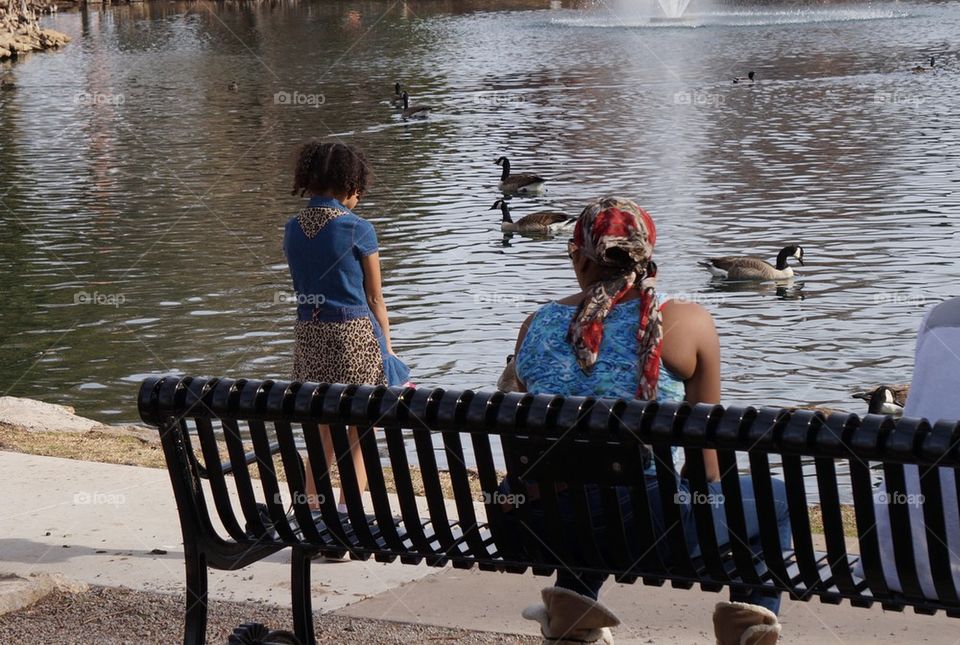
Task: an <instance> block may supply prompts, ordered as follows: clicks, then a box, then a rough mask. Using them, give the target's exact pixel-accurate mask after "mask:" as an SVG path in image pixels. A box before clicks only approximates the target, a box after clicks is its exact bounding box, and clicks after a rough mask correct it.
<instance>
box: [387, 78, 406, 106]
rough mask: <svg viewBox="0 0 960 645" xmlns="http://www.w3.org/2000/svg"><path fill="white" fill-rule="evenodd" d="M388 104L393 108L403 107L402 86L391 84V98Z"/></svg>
mask: <svg viewBox="0 0 960 645" xmlns="http://www.w3.org/2000/svg"><path fill="white" fill-rule="evenodd" d="M390 103H392V104H393V105H394V107H400V106H402V105H403V86H402V85H400V83H394V84H393V96H391V97H390Z"/></svg>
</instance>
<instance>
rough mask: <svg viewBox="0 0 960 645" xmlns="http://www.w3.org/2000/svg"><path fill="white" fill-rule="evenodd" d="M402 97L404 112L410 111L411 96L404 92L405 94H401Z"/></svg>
mask: <svg viewBox="0 0 960 645" xmlns="http://www.w3.org/2000/svg"><path fill="white" fill-rule="evenodd" d="M400 96H401V98H403V109H404V110H408V109H410V95H409V94H407V92H406V90H404V92H403V94H401V95H400Z"/></svg>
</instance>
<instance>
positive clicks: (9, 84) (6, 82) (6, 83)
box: [0, 78, 17, 90]
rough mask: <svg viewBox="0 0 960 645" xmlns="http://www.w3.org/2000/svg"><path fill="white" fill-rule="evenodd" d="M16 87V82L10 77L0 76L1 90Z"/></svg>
mask: <svg viewBox="0 0 960 645" xmlns="http://www.w3.org/2000/svg"><path fill="white" fill-rule="evenodd" d="M16 88H17V86H16V84H15V83H14V82H13V81H11V80H10V79H9V78H0V90H14V89H16Z"/></svg>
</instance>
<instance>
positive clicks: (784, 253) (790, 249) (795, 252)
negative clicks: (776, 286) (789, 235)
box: [777, 244, 803, 271]
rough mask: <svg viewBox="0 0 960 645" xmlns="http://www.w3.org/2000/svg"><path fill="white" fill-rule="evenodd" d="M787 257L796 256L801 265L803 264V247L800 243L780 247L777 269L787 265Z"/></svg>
mask: <svg viewBox="0 0 960 645" xmlns="http://www.w3.org/2000/svg"><path fill="white" fill-rule="evenodd" d="M787 258H796V260H797V262H799V263H800V266H803V247H801V246H799V245H798V244H791V245H789V246H785V247H783V248H782V249H780V253H778V254H777V269H778V270H780V271H782V270H783V269H785V268H786V267H787Z"/></svg>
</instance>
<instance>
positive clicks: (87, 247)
mask: <svg viewBox="0 0 960 645" xmlns="http://www.w3.org/2000/svg"><path fill="white" fill-rule="evenodd" d="M586 7H587V3H583V4H582V5H581V4H570V3H563V5H562V6H561V7H559V8H558V7H557V6H555V5H554V4H551V3H547V2H526V1H520V0H517V1H516V2H507V3H496V4H486V5H485V4H483V3H469V4H464V3H460V2H453V1H452V0H451V1H449V2H439V3H434V2H405V3H402V4H398V5H391V4H387V3H378V2H346V3H323V4H315V3H310V4H299V3H298V4H294V3H271V4H264V5H258V6H248V5H195V4H184V3H164V4H155V3H143V4H141V3H134V4H131V5H118V6H111V7H103V8H99V9H88V10H87V11H84V12H82V13H75V14H62V15H59V16H56V17H54V18H53V19H51V23H52V25H51V26H53V27H54V28H56V29H60V30H61V31H65V32H68V33H69V34H70V35H72V36H74V37H75V41H74V43H73V44H72V45H71V46H70V47H69V48H67V50H65V51H64V52H61V53H57V54H52V55H48V56H43V57H31V58H29V59H27V60H26V61H23V62H21V63H18V64H17V65H16V66H15V67H14V68H13V72H14V74H15V76H16V78H15V81H16V83H17V85H18V90H17V91H16V92H6V93H3V94H2V95H0V126H2V127H0V158H2V159H3V163H2V164H0V199H2V204H3V206H5V208H4V209H2V211H0V276H2V277H0V284H2V290H3V291H2V292H3V294H4V307H3V308H2V309H0V364H2V365H4V367H5V369H4V370H3V373H2V374H0V391H2V392H9V393H10V394H15V395H25V396H35V397H40V398H44V399H46V400H51V401H57V402H63V403H67V404H71V405H75V406H76V407H77V408H78V411H80V412H81V413H84V414H88V415H92V416H97V417H106V418H112V419H115V420H117V421H121V420H122V421H130V420H134V419H135V417H136V412H135V409H134V403H133V392H134V384H135V383H136V382H137V381H138V380H139V379H140V378H142V376H143V375H145V374H150V373H156V372H167V371H180V372H189V373H200V374H216V375H219V374H226V373H232V374H244V375H250V376H256V377H279V378H284V377H286V376H287V375H288V373H289V365H290V352H291V350H292V343H291V328H292V321H293V311H292V308H291V306H290V305H289V304H287V303H286V302H285V301H284V300H283V299H282V298H278V295H277V294H278V293H286V292H287V291H289V278H288V276H287V273H286V267H285V264H284V261H283V254H282V249H281V237H282V224H283V222H284V221H285V219H286V218H287V217H288V216H289V214H290V213H292V212H293V211H294V210H295V209H296V208H298V206H299V201H298V200H297V199H296V198H293V197H291V196H290V195H289V194H288V193H289V185H290V170H291V167H290V158H289V157H290V154H291V152H292V150H293V149H294V147H295V146H296V144H297V143H299V142H300V141H301V140H303V139H305V138H307V137H310V136H328V137H332V136H336V137H337V138H340V139H343V140H345V141H349V142H350V143H354V144H357V145H360V146H361V147H363V148H365V149H366V150H367V152H368V156H369V157H370V159H371V161H372V165H373V172H374V183H373V187H372V189H371V191H370V194H369V195H368V196H367V198H366V199H365V200H364V202H362V204H361V207H360V211H361V212H362V214H363V215H364V216H366V217H368V218H370V219H371V220H372V221H373V222H374V224H375V225H376V227H377V230H378V234H379V237H380V243H381V247H382V254H383V258H384V275H385V280H386V291H387V297H388V302H389V305H390V307H391V313H392V317H393V323H394V324H393V329H394V334H395V337H396V338H395V341H396V346H397V349H398V351H399V352H400V353H401V354H402V355H403V357H404V358H405V359H406V360H407V362H408V363H409V364H410V365H411V367H413V369H414V374H415V378H416V381H417V382H418V383H421V384H425V385H433V384H436V385H442V386H445V387H490V386H492V384H493V383H494V382H495V381H496V378H497V375H498V374H499V372H500V369H501V367H502V365H501V362H502V357H503V356H504V355H506V354H508V353H510V351H512V347H513V342H514V339H515V336H516V331H517V328H518V327H519V325H520V322H521V321H522V320H523V319H524V318H525V317H526V316H527V315H528V314H529V313H530V312H531V311H533V310H534V309H535V308H536V307H537V306H538V305H539V304H540V303H542V302H545V301H546V300H548V299H551V298H556V297H560V296H563V295H566V294H568V293H570V292H572V291H573V290H574V289H575V278H574V276H573V274H572V272H571V271H570V269H569V262H568V260H567V259H566V257H565V254H564V250H565V249H564V240H565V238H564V237H563V236H561V237H558V238H549V237H528V236H523V235H513V234H504V233H502V232H501V231H500V226H499V218H497V217H496V216H492V217H490V216H489V215H490V214H489V213H488V212H487V211H486V209H487V208H488V207H489V204H490V203H492V202H493V200H494V199H496V198H497V197H498V195H499V193H498V191H497V180H498V177H499V175H498V172H497V171H498V169H497V168H496V167H495V166H493V165H492V163H491V162H492V160H493V159H496V158H497V157H499V156H500V155H503V154H506V155H508V156H509V157H510V159H511V161H512V162H514V164H515V166H516V167H517V168H518V169H535V170H536V171H537V172H538V173H542V174H543V175H544V176H547V177H550V179H551V181H550V182H549V184H547V192H546V193H545V194H544V195H542V196H539V197H533V198H527V199H524V200H523V204H524V206H525V208H524V209H522V210H527V209H529V211H530V212H532V211H535V210H546V209H550V210H562V211H564V212H569V213H577V212H579V211H580V210H581V208H582V207H583V205H584V204H585V203H586V202H587V201H589V200H590V199H591V198H593V197H595V196H598V195H600V194H604V193H619V194H623V195H625V196H629V197H632V198H635V199H637V200H638V201H639V202H640V203H641V204H642V205H643V207H644V208H645V209H646V210H648V211H649V212H650V213H651V214H652V215H653V217H654V218H655V220H656V222H657V226H658V240H659V244H658V248H657V262H658V265H659V268H660V278H659V284H660V289H661V290H662V292H663V293H665V294H672V295H675V296H677V297H686V298H690V299H695V300H696V301H698V302H702V303H703V304H704V305H705V306H707V307H708V308H709V309H710V310H711V311H712V312H713V314H714V315H715V317H716V319H717V326H718V329H719V331H720V333H721V337H722V343H723V356H724V373H723V377H724V399H725V401H726V402H730V403H757V402H768V403H773V404H796V403H807V404H813V405H822V406H828V407H835V408H838V409H847V408H849V407H851V400H850V398H849V394H850V392H851V391H853V390H856V389H861V388H862V387H863V386H864V385H869V384H871V383H879V382H885V381H894V382H900V381H904V380H907V377H908V375H909V370H910V365H911V363H912V337H913V333H914V330H915V328H916V325H917V323H918V321H919V317H920V315H921V314H922V312H923V309H924V307H927V306H929V305H931V304H932V303H933V302H935V301H937V300H939V299H941V298H944V297H947V296H950V295H955V290H954V288H953V286H952V285H954V284H956V283H957V279H958V277H960V271H958V269H957V265H956V262H955V240H954V237H953V236H954V231H955V229H954V227H955V224H956V222H955V219H956V213H957V212H958V206H960V193H958V186H960V170H958V168H960V146H957V129H958V122H957V120H956V119H955V118H952V117H951V115H952V114H953V112H952V110H953V103H952V98H951V97H953V96H956V93H957V90H958V89H960V87H958V85H960V82H958V78H960V76H958V74H957V73H956V70H955V69H954V66H952V65H950V64H947V63H948V62H949V61H951V60H954V59H955V56H956V52H955V51H953V50H951V49H950V48H949V47H950V46H949V45H945V44H944V43H949V42H952V40H953V39H952V38H951V36H952V35H953V34H955V33H956V32H957V29H958V27H960V24H958V23H960V16H958V15H956V12H952V11H950V10H949V7H947V6H945V5H941V4H936V3H929V4H926V3H916V4H907V3H898V4H895V5H894V4H891V5H883V4H876V3H875V4H873V5H871V6H869V7H857V6H854V5H844V6H843V7H842V8H824V7H822V6H818V7H816V8H810V9H802V8H801V9H799V10H795V9H796V6H795V5H791V8H789V9H787V8H782V10H781V9H778V8H771V7H770V6H769V5H764V6H763V7H761V8H749V7H748V8H746V9H742V10H740V9H738V10H737V12H727V14H729V15H727V17H725V18H722V20H721V19H720V18H717V20H715V21H714V22H716V21H721V22H723V21H726V22H738V21H739V24H740V26H729V25H728V26H716V25H715V24H714V25H713V26H711V25H706V26H702V27H699V28H696V29H688V28H676V27H669V28H667V27H654V28H646V27H643V26H639V25H635V26H628V27H624V25H623V22H622V20H621V21H620V22H611V20H612V17H611V16H610V15H607V14H604V12H603V11H591V10H588V9H587V8H586ZM696 7H697V2H696V0H695V1H694V3H693V4H692V5H691V10H692V11H696V10H697V8H696ZM804 12H806V13H804ZM734 14H736V15H734ZM731 16H732V17H731ZM737 16H739V17H737ZM825 18H826V19H825ZM590 21H594V23H596V24H592V26H587V25H588V23H590ZM928 54H936V55H937V56H938V57H940V58H942V59H943V60H944V61H945V65H944V67H945V69H944V70H942V71H939V72H937V73H933V74H911V73H910V72H909V68H910V67H911V66H912V65H914V64H916V63H917V62H923V61H925V60H926V58H927V56H928ZM747 68H750V69H755V70H756V72H757V76H758V79H759V80H758V83H757V84H756V85H754V86H752V87H741V86H735V85H732V84H731V83H730V78H732V77H733V76H735V75H741V74H743V73H745V72H746V69H747ZM233 81H236V83H237V89H236V91H233V90H231V89H230V87H229V84H230V83H231V82H233ZM397 81H400V82H402V83H403V84H404V85H405V86H407V87H409V88H411V94H412V96H414V97H416V99H417V101H422V102H423V103H430V104H433V105H434V106H436V109H435V112H434V113H433V114H432V115H431V117H430V118H429V119H428V120H426V121H424V122H412V121H411V122H402V121H400V120H399V117H398V116H397V113H396V111H395V110H394V109H393V107H392V106H390V105H389V103H388V102H387V101H386V100H385V97H386V96H387V95H388V94H389V93H390V92H391V90H392V87H393V84H394V82H397ZM295 92H298V93H301V94H302V95H308V96H314V97H319V96H322V97H323V102H322V103H320V102H319V100H317V101H314V102H313V103H304V104H293V103H292V102H287V103H285V102H283V101H279V100H278V98H277V97H278V96H282V95H283V93H287V94H290V95H291V96H292V95H293V93H295ZM91 96H92V97H94V98H93V99H92V100H91V99H84V98H83V97H91ZM98 97H99V98H98ZM120 97H122V100H120ZM518 214H521V213H518ZM782 240H797V241H799V242H800V243H801V244H803V246H804V247H805V249H806V250H807V252H808V254H809V256H808V257H809V259H810V262H808V265H807V266H806V267H804V269H803V272H802V275H801V277H800V278H798V279H797V280H796V281H795V282H794V283H793V284H789V285H777V284H769V285H767V284H762V285H755V284H754V285H745V286H743V287H742V288H741V286H737V285H728V284H716V283H714V282H711V281H710V277H709V275H707V274H706V272H704V271H703V270H702V268H700V267H698V266H697V265H696V262H697V261H698V260H700V259H702V258H704V257H709V256H711V255H717V254H720V253H723V252H726V251H727V250H728V249H738V250H739V251H742V252H748V253H752V254H756V253H763V252H765V251H766V250H769V249H770V248H772V247H776V246H777V245H778V244H779V243H780V242H781V241H782ZM921 290H922V291H921ZM83 294H86V295H85V296H84V295H83ZM121 297H122V304H118V303H120V302H121ZM109 303H113V304H112V305H111V304H109Z"/></svg>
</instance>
